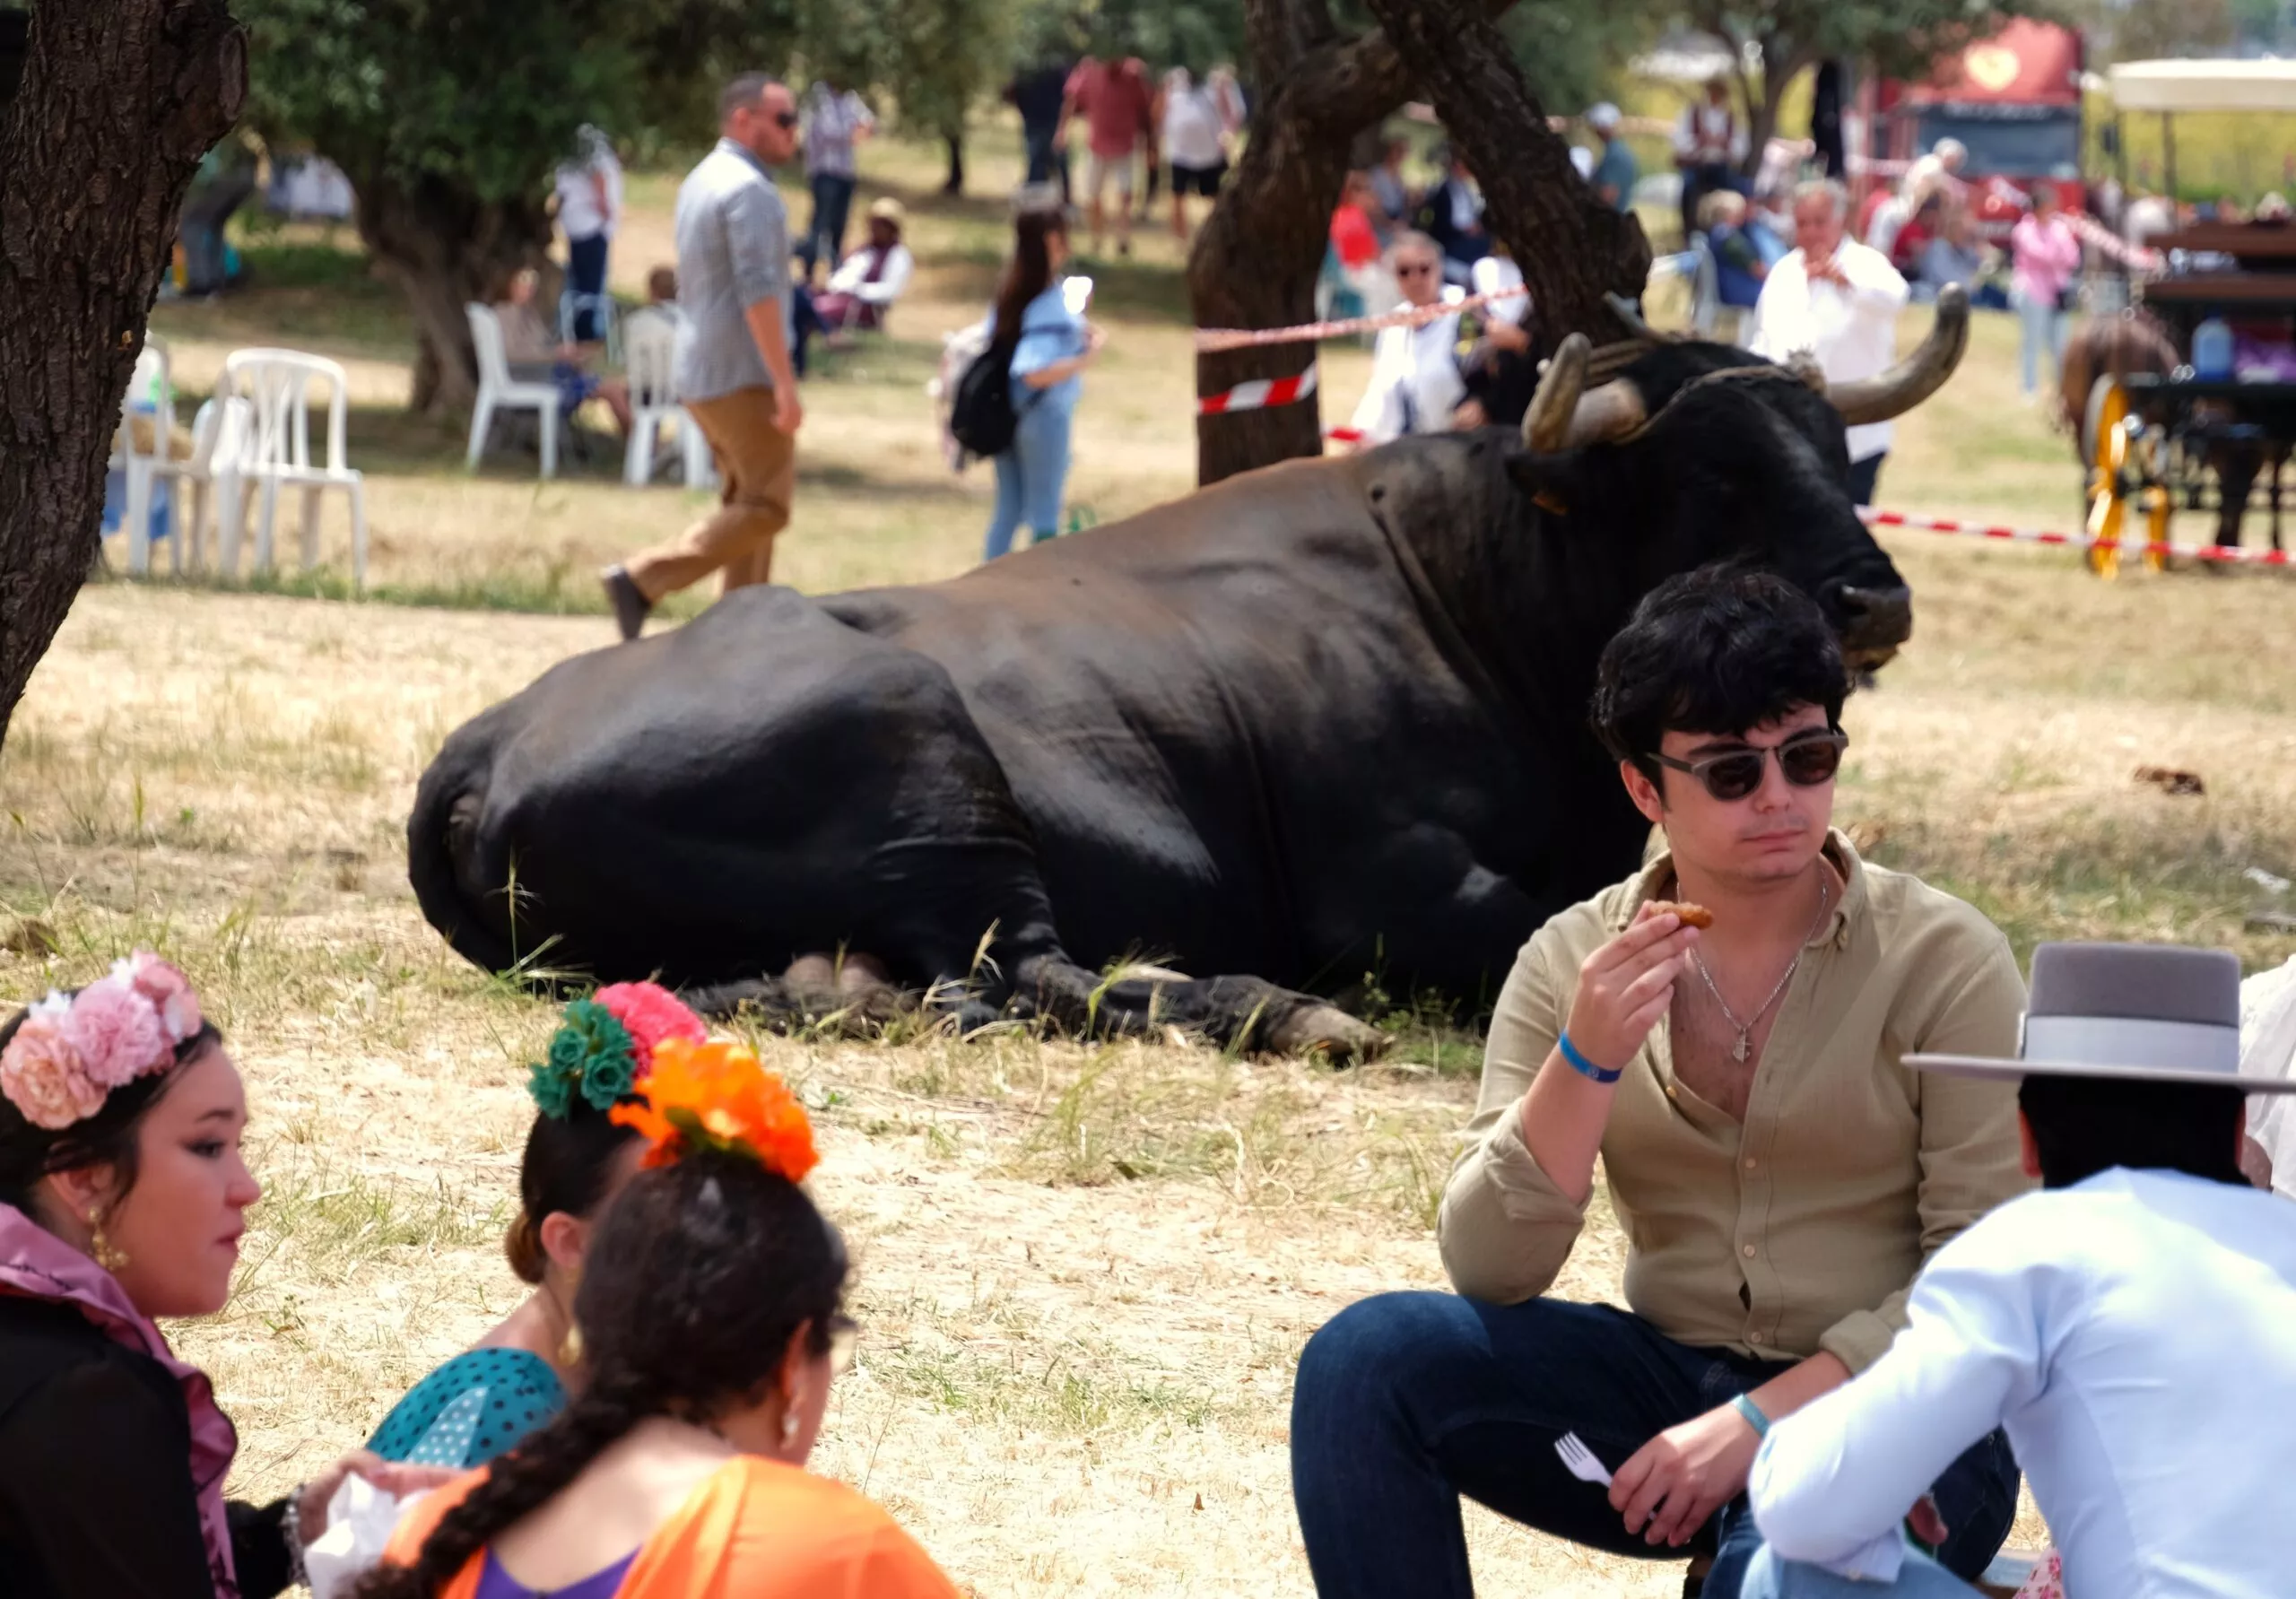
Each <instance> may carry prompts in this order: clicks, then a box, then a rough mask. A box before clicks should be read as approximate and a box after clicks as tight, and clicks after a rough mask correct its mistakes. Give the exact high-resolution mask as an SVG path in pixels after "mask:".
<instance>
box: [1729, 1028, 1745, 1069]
mask: <svg viewBox="0 0 2296 1599" xmlns="http://www.w3.org/2000/svg"><path fill="white" fill-rule="evenodd" d="M1730 1058H1731V1059H1732V1060H1734V1061H1736V1062H1737V1063H1738V1064H1739V1065H1744V1064H1745V1059H1746V1035H1745V1034H1744V1033H1740V1034H1739V1035H1738V1041H1737V1042H1736V1043H1735V1044H1733V1045H1731V1046H1730Z"/></svg>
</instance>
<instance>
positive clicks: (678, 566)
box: [622, 387, 797, 604]
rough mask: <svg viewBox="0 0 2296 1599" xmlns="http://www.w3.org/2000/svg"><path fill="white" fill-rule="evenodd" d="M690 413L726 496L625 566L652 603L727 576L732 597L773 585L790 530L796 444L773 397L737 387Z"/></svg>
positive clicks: (690, 407) (692, 403) (691, 407)
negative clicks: (777, 419) (777, 542)
mask: <svg viewBox="0 0 2296 1599" xmlns="http://www.w3.org/2000/svg"><path fill="white" fill-rule="evenodd" d="M685 408H686V410H687V411H688V412H690V413H692V416H693V420H694V421H695V422H696V423H697V424H699V425H700V429H701V436H702V437H703V438H705V439H709V450H710V453H711V454H712V455H713V456H716V457H717V458H718V477H719V478H720V479H721V480H722V481H723V482H724V483H725V485H726V486H725V492H724V494H723V496H722V497H721V500H720V503H719V505H718V508H717V510H715V511H713V512H711V513H710V514H709V516H707V517H703V518H702V519H701V520H700V521H699V522H696V523H695V524H694V525H693V526H691V527H689V528H687V529H686V530H685V531H684V532H683V533H682V534H679V535H678V536H677V537H676V538H674V539H673V540H671V541H670V542H669V543H666V544H657V545H656V546H655V547H654V548H653V549H651V550H645V551H641V552H639V553H638V554H636V555H633V556H631V558H630V559H629V560H628V561H624V562H623V563H622V566H623V569H624V570H626V571H628V572H629V574H630V580H631V582H633V583H635V584H636V585H638V592H639V593H640V594H642V595H645V596H646V598H647V600H648V602H649V603H655V604H658V603H659V602H660V601H661V600H662V599H663V598H664V597H665V595H673V594H675V593H676V592H677V591H678V590H680V589H682V588H688V587H691V586H692V585H694V584H696V583H699V582H700V581H701V579H702V578H707V577H708V576H709V574H710V573H712V572H718V573H721V574H722V575H723V576H722V578H721V579H720V581H721V582H722V584H723V587H724V589H725V591H726V592H731V591H732V590H734V589H736V588H740V587H744V586H745V585H748V584H752V583H764V582H768V581H770V578H771V573H772V569H773V539H774V535H775V534H778V533H779V532H780V531H781V530H782V529H783V528H784V527H787V526H788V525H789V501H790V500H791V498H792V497H793V495H794V494H795V492H796V486H797V441H796V439H795V438H793V437H792V436H790V435H789V434H787V433H784V432H783V431H781V430H779V429H778V428H777V427H775V426H774V425H773V391H772V390H771V389H770V388H765V387H758V388H737V389H735V391H734V392H733V393H732V394H729V395H719V396H718V398H716V399H714V400H688V401H687V402H686V406H685Z"/></svg>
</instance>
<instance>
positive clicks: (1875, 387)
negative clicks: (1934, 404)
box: [1826, 283, 1970, 428]
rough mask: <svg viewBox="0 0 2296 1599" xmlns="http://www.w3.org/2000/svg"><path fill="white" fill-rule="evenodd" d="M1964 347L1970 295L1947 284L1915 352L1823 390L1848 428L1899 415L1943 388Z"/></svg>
mask: <svg viewBox="0 0 2296 1599" xmlns="http://www.w3.org/2000/svg"><path fill="white" fill-rule="evenodd" d="M1969 344H1970V291H1968V290H1966V289H1964V288H1962V287H1961V285H1960V284H1959V283H1948V284H1946V285H1945V286H1944V288H1943V289H1941V290H1939V291H1937V320H1936V323H1935V325H1934V326H1932V327H1931V328H1930V330H1929V336H1928V337H1927V338H1926V339H1924V340H1922V341H1921V348H1919V349H1918V350H1916V351H1915V352H1913V353H1912V354H1911V355H1909V356H1907V357H1906V358H1905V359H1904V360H1903V361H1900V362H1898V363H1897V364H1896V365H1895V366H1893V367H1892V368H1891V369H1889V370H1888V371H1886V372H1883V373H1882V374H1880V375H1879V376H1878V377H1874V378H1857V379H1855V380H1853V381H1850V382H1847V383H1829V384H1827V385H1826V398H1827V399H1828V400H1831V402H1832V403H1833V408H1834V409H1835V410H1836V411H1839V413H1841V420H1842V421H1843V422H1844V423H1846V424H1847V425H1848V426H1850V427H1853V428H1855V427H1858V426H1861V425H1862V424H1864V423H1866V422H1885V421H1889V420H1890V419H1891V418H1892V417H1893V416H1902V415H1903V414H1905V413H1907V412H1909V411H1910V410H1912V409H1913V408H1914V407H1915V406H1916V405H1918V404H1921V402H1922V401H1924V400H1926V399H1927V398H1928V397H1929V396H1930V395H1934V394H1935V393H1936V392H1937V391H1938V390H1939V389H1941V388H1943V387H1944V386H1945V379H1946V378H1951V377H1952V375H1953V369H1954V368H1955V367H1957V366H1959V365H1960V364H1961V352H1963V351H1965V350H1967V349H1968V348H1969Z"/></svg>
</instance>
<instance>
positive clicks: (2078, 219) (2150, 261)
mask: <svg viewBox="0 0 2296 1599" xmlns="http://www.w3.org/2000/svg"><path fill="white" fill-rule="evenodd" d="M2065 220H2066V222H2071V223H2072V224H2073V230H2074V232H2075V233H2078V234H2079V235H2080V236H2081V239H2082V241H2083V243H2086V244H2092V245H2094V246H2096V248H2098V249H2100V250H2102V251H2103V252H2104V253H2105V254H2106V255H2108V256H2111V257H2112V258H2113V259H2114V260H2116V261H2118V262H2119V263H2120V264H2121V265H2123V266H2126V267H2129V268H2131V269H2133V270H2135V271H2137V272H2159V271H2161V269H2162V268H2163V267H2165V266H2166V265H2168V262H2167V261H2166V260H2165V259H2163V258H2162V256H2161V252H2160V251H2158V250H2149V249H2146V248H2144V247H2143V246H2141V245H2134V244H2131V243H2129V242H2128V240H2126V239H2123V238H2122V237H2121V236H2120V235H2119V234H2118V233H2116V232H2114V231H2113V230H2111V229H2109V228H2108V227H2106V226H2105V225H2104V223H2102V222H2099V221H2098V220H2097V219H2096V218H2095V217H2092V216H2091V215H2090V214H2089V213H2087V212H2085V211H2068V212H2066V213H2065Z"/></svg>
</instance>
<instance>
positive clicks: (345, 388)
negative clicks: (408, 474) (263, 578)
mask: <svg viewBox="0 0 2296 1599" xmlns="http://www.w3.org/2000/svg"><path fill="white" fill-rule="evenodd" d="M314 379H317V380H319V381H322V382H324V383H326V386H327V387H328V390H329V395H328V399H327V409H326V461H325V462H324V463H322V464H320V465H313V464H312V462H311V413H310V387H311V383H312V381H313V380H314ZM216 393H217V394H218V395H225V396H230V395H236V396H238V397H239V398H241V399H244V400H245V401H246V402H247V403H248V413H247V415H246V419H245V421H246V430H245V436H244V438H243V439H242V441H241V448H240V449H239V456H238V466H237V474H238V476H239V479H240V480H241V482H243V483H245V484H247V485H249V486H256V485H259V486H260V487H261V489H262V491H263V516H262V518H261V520H260V521H259V522H258V523H257V526H256V538H255V569H256V570H257V571H258V572H267V571H269V570H270V569H271V565H272V529H273V526H274V523H275V521H276V519H277V516H278V508H279V491H280V489H281V488H282V487H283V486H285V487H291V488H297V489H300V490H301V491H303V569H304V570H305V571H309V570H310V569H311V568H313V567H315V566H317V564H318V558H319V496H320V495H321V494H323V493H325V492H326V491H327V490H329V489H341V490H343V491H344V493H346V494H347V495H349V496H350V500H351V575H352V584H353V585H354V586H355V587H361V588H363V587H366V584H367V493H366V486H365V484H364V482H362V480H361V477H360V475H359V474H357V473H356V472H353V471H352V469H351V466H350V464H349V462H348V461H347V460H345V458H344V432H345V430H346V429H347V427H348V425H349V421H350V411H351V385H350V379H349V378H348V377H347V376H346V375H345V374H344V370H343V368H342V366H341V365H340V364H338V363H337V362H335V361H329V360H327V359H326V357H325V356H321V355H306V354H304V353H303V352H300V351H298V350H235V351H233V352H231V353H230V355H229V356H227V357H225V358H224V361H223V381H222V386H221V387H219V388H218V389H217V390H216ZM243 519H244V517H243V514H242V515H240V516H234V517H232V518H231V519H230V520H227V521H225V522H224V523H223V525H222V532H221V535H220V538H219V540H218V542H219V543H220V545H221V553H222V571H223V575H224V576H225V577H235V576H237V575H238V572H239V533H240V528H239V522H240V521H242V520H243Z"/></svg>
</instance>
